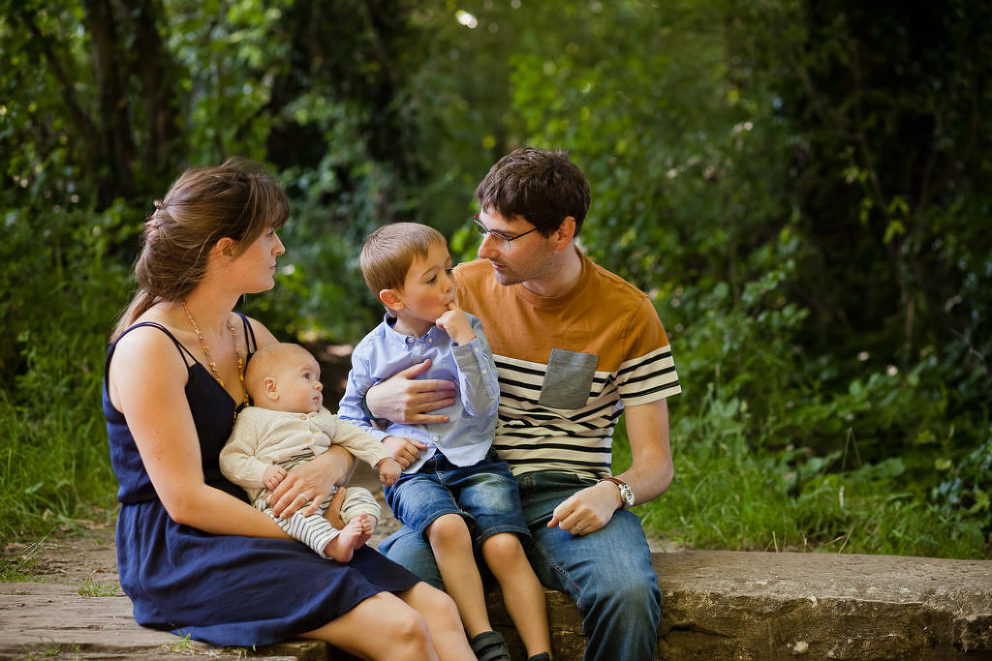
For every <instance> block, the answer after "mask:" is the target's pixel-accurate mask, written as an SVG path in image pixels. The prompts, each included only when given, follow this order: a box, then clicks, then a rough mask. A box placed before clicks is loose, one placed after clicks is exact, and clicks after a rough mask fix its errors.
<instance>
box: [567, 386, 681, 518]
mask: <svg viewBox="0 0 992 661" xmlns="http://www.w3.org/2000/svg"><path fill="white" fill-rule="evenodd" d="M624 415H625V416H626V422H627V437H628V439H629V440H630V454H631V458H632V462H631V465H630V468H629V469H627V470H626V471H624V472H623V473H621V474H620V475H617V477H619V478H620V479H621V480H623V481H624V482H626V483H627V484H629V485H630V488H631V489H632V490H633V492H634V502H635V503H636V504H640V503H645V502H647V501H649V500H652V499H654V498H657V497H658V496H659V495H661V494H662V493H664V492H665V490H666V489H668V486H669V485H670V484H671V483H672V477H673V476H674V475H675V469H674V465H673V463H672V450H671V444H670V442H669V433H668V402H667V401H666V400H664V399H659V400H657V401H654V402H649V403H647V404H640V405H638V406H632V407H630V408H628V409H626V410H625V411H624ZM621 505H622V501H621V499H620V492H619V490H618V489H617V486H616V485H615V484H613V483H612V482H599V483H598V484H594V485H593V486H590V487H586V488H585V489H583V490H581V491H578V492H576V493H575V494H573V495H572V496H571V497H570V498H568V499H566V500H565V501H563V502H562V503H561V504H560V505H559V506H558V507H556V508H555V511H554V515H553V516H552V517H551V521H549V522H548V527H549V528H553V527H554V526H559V527H560V528H561V529H562V530H567V531H570V532H572V533H573V534H582V535H586V534H589V533H591V532H593V531H594V530H599V529H600V528H602V527H603V526H605V525H606V524H607V523H609V522H610V519H611V518H613V513H614V512H616V511H617V510H618V509H620V507H621Z"/></svg>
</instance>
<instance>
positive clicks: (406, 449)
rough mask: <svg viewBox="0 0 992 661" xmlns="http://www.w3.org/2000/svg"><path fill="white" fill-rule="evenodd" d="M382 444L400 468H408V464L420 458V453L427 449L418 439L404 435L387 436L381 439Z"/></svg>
mask: <svg viewBox="0 0 992 661" xmlns="http://www.w3.org/2000/svg"><path fill="white" fill-rule="evenodd" d="M382 444H383V445H385V446H386V451H387V452H389V454H391V455H393V459H395V460H396V462H397V463H398V464H399V465H400V466H401V467H402V468H409V467H410V464H412V463H413V462H415V461H416V460H417V459H419V458H420V453H421V452H422V451H424V450H426V449H427V446H426V445H424V444H423V443H421V442H420V441H415V440H413V439H412V438H406V437H404V436H387V437H386V438H384V439H382Z"/></svg>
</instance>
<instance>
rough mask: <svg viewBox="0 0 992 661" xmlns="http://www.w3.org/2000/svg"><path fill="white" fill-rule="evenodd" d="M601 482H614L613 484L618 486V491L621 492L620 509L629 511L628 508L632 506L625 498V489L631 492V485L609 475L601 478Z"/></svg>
mask: <svg viewBox="0 0 992 661" xmlns="http://www.w3.org/2000/svg"><path fill="white" fill-rule="evenodd" d="M599 481H600V482H612V483H613V484H615V485H617V490H618V491H619V492H620V508H621V509H627V508H628V507H630V504H629V503H628V502H627V499H626V498H625V497H624V490H625V489H626V490H627V491H629V490H630V485H629V484H627V483H626V482H624V481H623V480H621V479H620V478H619V477H613V476H612V475H607V476H606V477H602V478H600V480H599Z"/></svg>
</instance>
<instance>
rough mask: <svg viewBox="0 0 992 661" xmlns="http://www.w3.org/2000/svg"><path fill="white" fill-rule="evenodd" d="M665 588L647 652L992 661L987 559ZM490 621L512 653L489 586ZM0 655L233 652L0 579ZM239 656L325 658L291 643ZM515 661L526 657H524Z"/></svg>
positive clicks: (778, 568)
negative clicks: (651, 648)
mask: <svg viewBox="0 0 992 661" xmlns="http://www.w3.org/2000/svg"><path fill="white" fill-rule="evenodd" d="M654 564H655V568H656V569H657V571H658V575H659V576H660V581H659V582H660V585H661V587H662V590H663V591H664V592H665V600H664V604H663V608H662V623H661V627H660V628H659V631H658V647H657V650H656V654H655V658H656V659H662V658H665V659H790V658H795V659H851V660H864V661H869V660H871V661H873V660H876V659H877V660H880V659H988V658H992V561H988V560H940V559H933V558H911V557H893V556H865V555H827V554H822V553H809V554H798V553H733V552H720V551H687V552H680V553H656V554H655V555H654ZM489 605H490V611H491V613H492V619H493V623H494V625H495V626H496V627H497V628H499V629H500V630H502V631H503V632H504V633H505V634H507V638H508V639H509V641H510V642H511V645H513V646H515V648H516V650H517V652H518V653H520V652H521V651H522V650H521V649H520V647H519V640H518V639H517V638H516V635H515V633H513V630H512V626H511V625H510V623H509V618H508V616H507V614H506V611H505V609H504V608H503V606H502V603H501V601H500V598H499V595H498V594H490V595H489ZM548 607H549V612H550V615H551V617H550V621H551V627H552V634H553V642H554V646H555V653H556V655H557V657H558V658H559V659H560V660H561V661H570V660H572V659H575V660H577V659H580V658H581V657H582V651H583V650H584V647H585V637H584V635H583V634H582V628H581V620H580V618H579V615H578V612H577V611H576V609H575V606H574V604H572V602H571V600H570V599H569V598H568V597H567V596H565V595H563V594H561V593H558V592H550V591H549V592H548ZM0 632H2V635H0V659H24V658H32V657H34V658H39V657H41V656H43V655H48V656H55V657H56V658H58V657H60V656H61V657H62V658H78V659H125V658H135V657H141V658H151V659H176V658H177V657H178V656H183V655H185V656H190V655H192V656H200V655H203V656H210V658H214V659H236V658H243V657H244V654H245V651H241V650H216V649H213V648H210V647H208V646H205V645H199V644H195V643H192V644H191V643H188V642H184V641H182V640H181V639H179V638H176V637H175V636H172V635H171V634H168V633H164V632H159V631H152V630H150V629H144V628H142V627H139V626H138V625H137V624H136V623H135V622H134V620H133V619H132V618H131V604H130V601H129V600H128V599H127V598H126V597H83V596H80V595H78V594H77V593H75V592H74V591H73V590H72V588H70V587H68V586H64V585H56V584H48V583H7V584H2V585H0ZM246 652H247V655H248V656H267V657H269V658H273V659H299V660H303V661H325V660H326V661H331V660H334V659H340V658H342V656H343V655H341V654H336V653H333V651H332V650H331V649H330V648H329V647H328V646H326V645H323V644H320V643H314V642H309V641H294V642H291V643H286V644H283V645H275V646H270V647H266V648H259V649H258V650H247V651H246ZM521 658H522V657H521Z"/></svg>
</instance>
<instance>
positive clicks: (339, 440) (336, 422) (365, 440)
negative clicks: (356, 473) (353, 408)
mask: <svg viewBox="0 0 992 661" xmlns="http://www.w3.org/2000/svg"><path fill="white" fill-rule="evenodd" d="M319 420H320V428H321V429H322V430H323V431H324V432H325V433H326V434H327V435H328V436H329V437H330V439H331V443H333V444H335V445H341V446H342V447H344V448H346V449H347V450H348V452H350V453H351V454H353V455H354V456H355V457H356V458H357V459H359V460H361V461H364V462H365V463H367V464H368V465H369V466H372V467H375V465H376V464H378V463H379V462H380V461H382V460H383V459H387V458H392V456H393V455H391V454H389V451H388V450H387V449H386V446H384V445H383V444H382V442H381V441H379V439H377V438H376V437H374V436H372V435H371V434H369V433H368V432H366V431H365V430H364V429H362V428H360V427H357V426H356V425H354V424H351V423H350V422H345V421H344V420H341V419H340V416H337V415H334V414H333V413H331V412H330V411H328V410H327V409H324V410H322V411H321V412H320V416H319Z"/></svg>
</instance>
